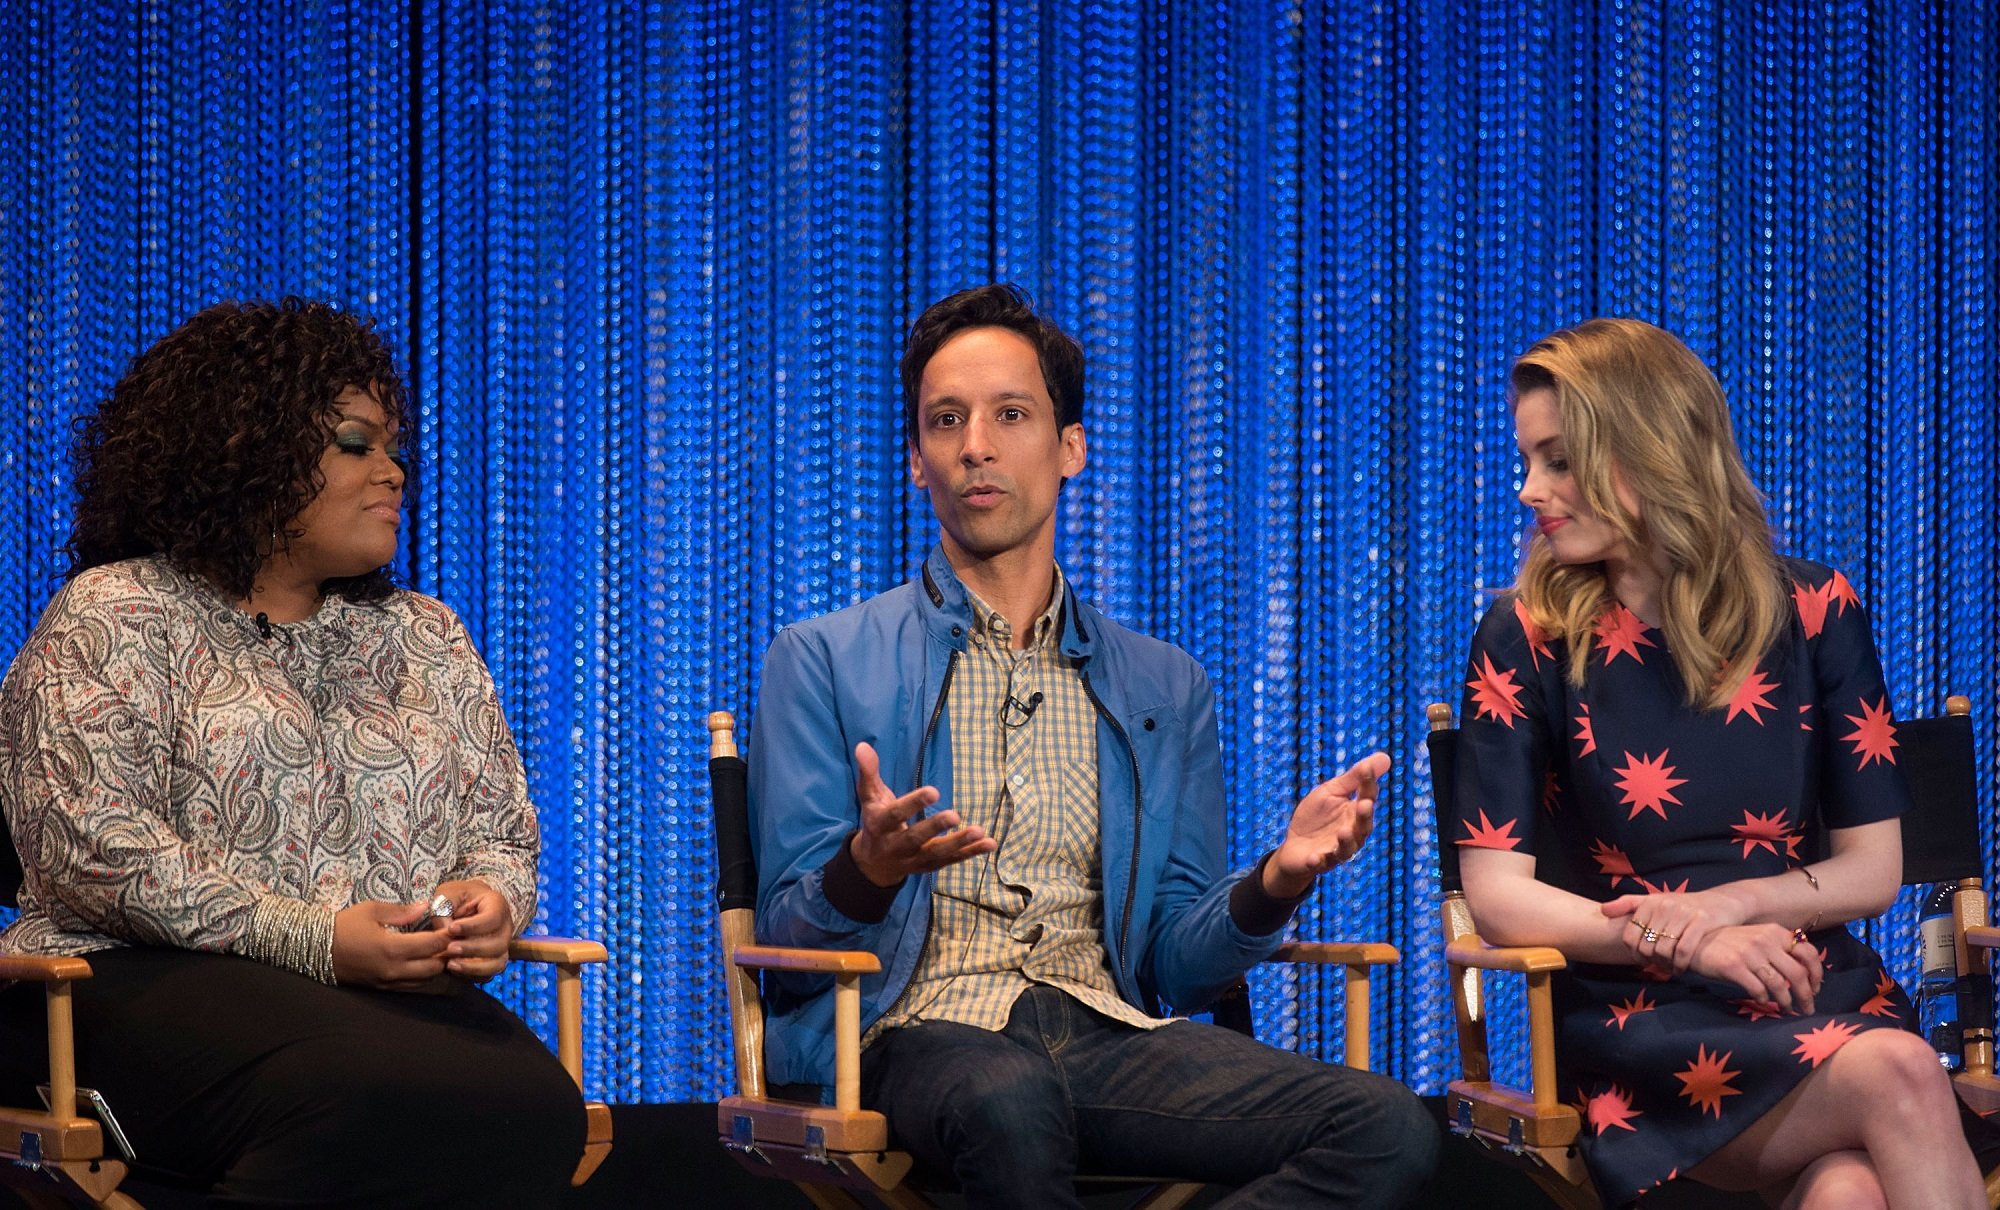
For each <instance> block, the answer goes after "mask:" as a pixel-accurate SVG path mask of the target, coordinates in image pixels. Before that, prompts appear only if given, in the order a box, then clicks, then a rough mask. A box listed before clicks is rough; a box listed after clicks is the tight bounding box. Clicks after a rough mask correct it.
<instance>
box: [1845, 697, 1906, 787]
mask: <svg viewBox="0 0 2000 1210" xmlns="http://www.w3.org/2000/svg"><path fill="white" fill-rule="evenodd" d="M1845 717H1846V719H1847V721H1848V722H1850V723H1853V724H1854V730H1853V732H1851V733H1850V734H1848V735H1845V736H1843V737H1842V738H1843V739H1844V740H1845V741H1846V742H1847V743H1850V744H1853V745H1854V754H1855V755H1856V756H1859V757H1860V758H1861V765H1860V767H1861V768H1863V769H1866V768H1867V767H1868V762H1869V761H1871V760H1879V761H1881V762H1882V763H1883V764H1885V765H1893V764H1895V763H1896V754H1895V752H1894V751H1893V749H1895V748H1899V747H1901V746H1902V744H1901V742H1900V741H1898V740H1897V739H1896V723H1895V720H1893V719H1891V718H1890V717H1889V697H1888V695H1887V694H1884V695H1883V696H1882V700H1881V701H1880V702H1878V703H1876V704H1875V705H1873V706H1871V705H1869V704H1868V703H1867V702H1862V703H1861V713H1860V714H1849V715H1846V716H1845Z"/></svg>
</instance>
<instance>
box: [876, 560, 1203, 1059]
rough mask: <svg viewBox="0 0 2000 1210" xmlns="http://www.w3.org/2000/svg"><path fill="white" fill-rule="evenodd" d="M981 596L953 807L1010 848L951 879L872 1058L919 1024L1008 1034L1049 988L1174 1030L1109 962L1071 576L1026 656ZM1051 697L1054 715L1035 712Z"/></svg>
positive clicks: (941, 888)
mask: <svg viewBox="0 0 2000 1210" xmlns="http://www.w3.org/2000/svg"><path fill="white" fill-rule="evenodd" d="M967 595H968V596H970V597H971V601H972V615H973V625H972V634H971V637H970V639H969V641H968V643H967V647H966V650H965V653H964V654H963V655H961V656H960V657H959V661H958V667H957V668H956V669H955V670H954V671H953V673H952V681H951V696H950V700H949V701H948V702H947V703H946V708H947V709H948V710H949V711H950V722H951V783H952V784H951V790H950V794H949V797H948V799H947V800H946V801H945V802H944V803H943V804H942V805H944V806H948V807H951V808H952V809H954V810H956V811H957V812H958V814H959V818H960V819H962V820H964V821H965V822H966V823H967V824H977V825H979V826H980V827H982V828H984V829H986V831H987V832H988V833H989V834H990V835H992V836H993V837H995V838H996V839H997V840H998V841H999V842H1000V847H999V849H998V850H997V851H995V852H994V853H991V854H989V855H987V856H984V857H977V858H973V859H972V860H970V861H962V862H960V863H958V864H957V865H954V866H948V867H946V868H945V869H942V870H939V871H938V873H937V876H936V882H935V885H934V887H933V889H932V891H931V924H930V934H929V936H928V937H927V939H926V940H925V943H924V952H923V957H922V959H921V960H920V961H919V962H918V963H917V969H916V973H915V974H914V975H913V976H912V977H911V979H910V985H909V986H908V987H906V988H904V989H903V994H902V995H901V996H900V997H898V998H897V1000H896V1003H895V1004H893V1005H892V1006H890V1009H889V1011H888V1012H887V1013H886V1014H884V1015H883V1017H882V1018H881V1019H880V1020H878V1021H877V1022H876V1023H875V1024H874V1026H872V1027H871V1028H870V1029H869V1031H868V1034H867V1036H866V1037H865V1038H863V1039H862V1042H863V1045H866V1044H867V1043H869V1042H872V1041H874V1040H875V1039H876V1038H877V1037H878V1036H880V1035H881V1033H882V1032H883V1031H884V1030H889V1029H895V1028H897V1027H898V1026H903V1025H911V1024H915V1023H916V1022H919V1021H957V1022H960V1023H962V1024H966V1025H974V1026H978V1027H979V1028H981V1029H990V1030H999V1029H1000V1028H1001V1027H1002V1026H1004V1025H1006V1024H1007V1014H1008V1013H1009V1012H1010V1011H1011V1010H1012V1009H1013V1007H1014V1001H1015V1000H1016V999H1017V998H1018V997H1019V996H1020V994H1021V993H1022V992H1023V991H1025V990H1027V988H1028V987H1029V985H1031V984H1035V983H1040V984H1044V985H1046V986H1049V987H1055V988H1059V989H1061V990H1062V991H1064V992H1067V993H1069V994H1070V995H1071V996H1074V997H1075V998H1076V999H1077V1000H1079V1001H1081V1002H1082V1003H1084V1004H1086V1005H1088V1006H1089V1007H1091V1008H1094V1009H1096V1010H1097V1011H1098V1012H1100V1013H1103V1014H1104V1015H1105V1016H1107V1017H1110V1018H1112V1019H1113V1020H1116V1021H1123V1022H1125V1023H1127V1024H1130V1025H1135V1026H1138V1027H1140V1028H1150V1027H1152V1026H1156V1025H1164V1024H1166V1022H1165V1021H1163V1020H1161V1019H1158V1018H1154V1017H1149V1016H1147V1015H1146V1014H1145V1013H1143V1012H1141V1011H1140V1010H1138V1009H1136V1008H1134V1007H1132V1006H1131V1005H1130V1004H1127V1003H1126V1002H1125V1001H1124V999H1123V998H1121V997H1120V996H1119V995H1118V991H1117V988H1116V986H1115V985H1114V984H1113V983H1112V980H1111V964H1110V959H1109V958H1108V957H1107V955H1106V954H1105V952H1104V888H1103V875H1102V873H1101V871H1100V863H1099V852H1100V849H1101V843H1100V837H1099V831H1098V818H1097V809H1098V807H1097V711H1096V710H1095V709H1094V708H1093V707H1092V706H1091V703H1090V697H1089V695H1088V694H1087V693H1086V692H1085V691H1084V687H1083V681H1082V679H1081V678H1080V677H1079V676H1078V675H1077V672H1076V669H1074V668H1072V667H1070V666H1069V664H1068V662H1067V661H1066V660H1064V659H1063V657H1062V649H1061V645H1060V643H1059V642H1058V641H1057V636H1058V634H1059V633H1060V627H1059V625H1058V623H1059V622H1060V613H1061V609H1062V600H1063V578H1062V572H1061V570H1060V569H1058V570H1057V572H1056V576H1055V589H1054V592H1053V593H1052V594H1051V597H1050V601H1049V607H1048V609H1047V610H1045V611H1044V612H1043V613H1042V616H1041V617H1040V618H1038V619H1036V621H1035V624H1034V635H1033V638H1032V640H1031V641H1030V642H1029V643H1028V645H1027V646H1025V647H1023V648H1021V649H1020V650H1015V649H1014V646H1013V630H1012V628H1011V627H1010V626H1009V625H1008V622H1007V619H1005V618H1003V617H1001V616H1000V615H999V614H997V613H995V612H993V610H992V608H991V607H990V606H988V605H987V604H986V602H984V601H982V600H980V599H979V597H978V596H977V595H976V594H972V593H970V592H968V594H967ZM1037 693H1039V694H1041V702H1040V704H1039V705H1036V706H1034V707H1033V708H1032V709H1031V710H1028V711H1023V710H1022V709H1021V705H1022V704H1026V703H1029V702H1032V701H1033V699H1034V696H1035V695H1036V694H1037ZM1010 699H1011V702H1012V703H1014V704H1010Z"/></svg>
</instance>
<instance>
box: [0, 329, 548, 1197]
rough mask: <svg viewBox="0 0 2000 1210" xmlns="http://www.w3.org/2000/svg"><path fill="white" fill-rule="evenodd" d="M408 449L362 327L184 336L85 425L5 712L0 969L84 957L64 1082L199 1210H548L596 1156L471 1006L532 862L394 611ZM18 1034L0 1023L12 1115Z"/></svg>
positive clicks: (37, 1049) (421, 635)
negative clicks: (188, 1191)
mask: <svg viewBox="0 0 2000 1210" xmlns="http://www.w3.org/2000/svg"><path fill="white" fill-rule="evenodd" d="M406 419H407V410H406V406H405V399H404V389H403V384H402V381H401V379H400V378H399V376H398V375H397V373H396V370H395V367H394V366H393V365H392V364H391V362H390V359H389V355H388V351H387V350H386V349H385V348H384V347H383V345H382V342H381V340H380V338H379V337H378V336H377V335H376V334H375V332H374V331H373V330H372V329H371V328H370V327H369V326H368V325H366V324H364V323H362V322H360V321H358V320H357V319H355V318H353V317H352V316H349V315H347V314H344V313H342V312H340V311H338V310H336V309H334V308H332V307H330V306H327V305H324V304H320V303H308V302H300V301H298V300H296V299H287V300H286V301H285V302H283V303H282V304H270V303H242V304H234V303H225V304H221V305H218V306H214V307H210V308H208V309H207V310H205V311H202V312H201V313H200V314H198V315H196V316H195V317H194V318H192V319H190V320H189V321H188V322H187V323H185V324H184V325H182V326H181V327H180V328H179V329H177V330H175V331H174V332H173V333H171V334H170V335H168V336H167V337H166V338H165V339H163V340H161V341H160V342H159V343H158V344H156V345H154V346H153V347H152V348H151V349H149V350H148V351H146V352H145V353H143V354H141V355H140V356H139V357H137V358H136V359H135V360H134V361H133V363H132V365H131V368H130V369H129V370H128V372H127V373H126V374H125V376H124V377H123V378H122V379H121V380H120V381H119V382H118V384H117V386H116V387H115V388H114V389H113V390H112V393H111V396H110V398H109V399H108V400H106V401H105V402H104V403H103V405H102V406H101V407H100V408H99V410H98V411H97V413H96V414H95V415H94V416H92V417H90V418H89V419H88V421H87V422H86V423H85V424H84V426H83V428H82V432H81V436H80V439H79V442H78V445H77V448H76V451H75V454H74V460H75V463H76V475H77V490H78V496H79V499H78V502H77V508H76V514H75V524H74V528H73V529H72V531H71V536H70V542H69V546H68V551H69V554H70V556H71V564H70V568H69V573H68V580H67V583H66V584H65V585H64V586H63V588H62V589H61V591H59V592H58V593H57V594H56V596H55V598H54V600H52V601H51V602H50V603H49V606H48V608H47V610H46V611H45V612H44V613H43V615H42V619H41V622H40V624H39V625H38V626H37V627H36V629H35V631H34V633H33V634H32V635H31V636H30V637H29V639H28V642H27V644H26V646H24V647H23V649H22V650H21V652H20V654H19V656H18V657H17V658H16V660H15V661H14V665H13V667H12V669H11V670H10V671H9V673H8V674H7V678H6V681H5V683H4V685H0V805H4V808H5V813H6V820H7V823H8V825H9V827H10V829H11V831H12V834H13V838H14V840H15V842H16V845H17V847H18V849H19V851H20V856H21V861H22V866H23V870H24V877H23V881H22V887H21V896H20V906H21V915H20V918H19V919H18V920H17V921H16V922H15V923H14V924H13V925H12V926H11V927H9V928H8V929H7V931H6V932H5V933H4V934H0V952H4V953H17V954H49V955H64V954H88V955H90V960H91V967H92V977H91V978H90V979H87V980H85V981H83V982H81V983H79V984H78V985H77V986H76V988H75V991H74V996H75V1001H76V1003H75V1017H76V1040H77V1069H78V1079H79V1081H80V1082H81V1083H83V1084H85V1085H90V1086H93V1087H95V1088H96V1089H97V1090H98V1091H99V1092H100V1093H101V1094H103V1096H104V1097H105V1099H106V1101H107V1102H108V1104H109V1106H110V1108H111V1110H112V1112H113V1113H114V1114H115V1115H116V1116H117V1118H118V1120H119V1123H120V1124H121V1126H122V1127H123V1129H124V1132H125V1134H126V1136H127V1137H128V1138H129V1139H130V1141H131V1143H132V1146H133V1149H134V1151H135V1152H136V1155H137V1157H138V1160H139V1162H140V1163H141V1164H142V1165H145V1166H146V1167H147V1168H151V1169H157V1170H162V1171H165V1172H168V1173H172V1174H176V1175H178V1176H180V1177H183V1178H187V1179H190V1180H192V1181H193V1182H195V1183H198V1184H202V1185H205V1186H208V1187H210V1193H211V1197H212V1198H213V1199H214V1201H215V1202H216V1203H218V1204H232V1205H253V1204H274V1203H279V1202H282V1203H284V1204H287V1205H367V1206H385V1205H392V1204H401V1205H424V1206H434V1205H441V1204H460V1203H468V1204H469V1203H473V1202H477V1203H479V1204H482V1205H546V1204H549V1203H550V1202H551V1201H552V1200H554V1199H556V1198H558V1197H560V1195H561V1191H562V1190H563V1189H564V1188H565V1187H566V1185H567V1177H568V1174H569V1172H570V1170H571V1169H572V1168H573V1167H574V1166H575V1164H576V1161H577V1157H578V1156H579V1155H580V1153H581V1151H582V1147H583V1134H584V1116H583V1106H582V1098H581V1096H580V1094H579V1093H578V1091H577V1088H576V1085H575V1084H574V1083H572V1082H571V1080H570V1079H569V1077H568V1076H567V1075H566V1074H565V1073H564V1071H563V1069H562V1068H561V1066H560V1065H559V1064H558V1063H557V1062H556V1060H555V1058H554V1057H553V1056H551V1055H550V1054H549V1052H548V1051H547V1050H546V1049H545V1048H544V1047H543V1046H542V1045H541V1044H540V1042H539V1041H537V1039H536V1038H535V1037H534V1035H533V1034H532V1033H530V1032H529V1031H528V1029H527V1028H526V1026H524V1025H523V1024H522V1023H521V1022H520V1021H519V1020H518V1019H516V1018H515V1017H514V1016H513V1015H512V1014H511V1013H509V1012H508V1011H507V1010H506V1009H505V1008H503V1007H502V1006H501V1005H500V1004H499V1003H498V1002H497V1001H495V1000H494V999H492V998H491V997H490V996H488V995H487V994H486V993H485V992H484V991H483V990H481V989H480V988H479V987H478V986H477V981H480V980H483V979H486V978H489V977H491V976H493V975H495V974H497V973H499V971H500V970H501V969H502V968H503V967H504V966H505V964H506V962H507V944H508V941H509V940H510V939H511V938H512V937H513V936H514V934H515V933H516V932H517V931H518V930H519V929H520V927H521V926H523V925H525V924H526V923H527V921H528V920H529V918H530V917H531V916H532V914H533V912H534V908H535V893H536V892H535V861H536V857H537V854H538V851H539V844H540V841H539V833H538V831H537V828H536V822H535V813H534V808H533V806H532V804H530V802H529V801H528V797H527V791H526V785H525V779H524V777H523V774H522V768H521V761H520V757H519V754H518V753H517V751H516V749H515V746H514V741H513V738H512V736H511V735H510V734H509V732H508V729H507V724H506V722H505V720H504V719H503V718H502V716H501V711H500V703H499V700H498V698H497V696H496V694H495V692H494V688H493V682H492V679H491V677H490V676H489V675H488V673H487V671H486V667H485V665H484V664H483V663H482V662H481V660H480V658H479V656H478V655H477V654H476V653H475V652H474V651H473V649H472V645H471V642H470V641H469V639H468V637H467V635H466V633H465V630H464V628H463V627H462V626H461V625H460V624H459V621H458V619H457V618H456V617H455V616H454V615H453V614H452V613H451V611H450V610H448V609H447V608H445V606H443V605H442V604H440V603H438V602H437V601H435V600H433V599H431V598H429V597H425V596H421V595H418V594H416V593H413V592H407V591H404V590H401V589H398V588H396V587H395V586H394V585H393V584H392V583H391V582H390V579H389V575H388V572H387V568H386V565H387V564H389V563H390V562H391V560H393V559H394V557H395V553H396V538H397V532H398V530H399V527H400V525H401V522H402V504H403V488H404V466H403V459H402V454H401V452H400V451H401V443H402V440H403V429H404V425H405V421H406ZM41 1016H42V1006H41V997H40V995H39V993H32V994H31V993H30V991H29V989H27V988H25V987H16V988H13V989H0V1082H4V1083H0V1088H5V1087H7V1086H12V1087H14V1088H15V1089H16V1090H17V1091H20V1090H27V1089H29V1088H30V1086H31V1085H32V1083H33V1081H34V1080H35V1079H37V1078H39V1077H38V1076H37V1075H36V1074H35V1073H36V1072H37V1071H38V1070H39V1071H46V1067H45V1066H42V1067H40V1068H37V1067H36V1066H35V1064H36V1063H44V1064H45V1057H44V1056H43V1054H42V1045H43V1043H42V1038H43V1029H42V1022H41ZM30 1095H32V1092H30Z"/></svg>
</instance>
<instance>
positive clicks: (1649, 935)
mask: <svg viewBox="0 0 2000 1210" xmlns="http://www.w3.org/2000/svg"><path fill="white" fill-rule="evenodd" d="M1659 939H1660V934H1659V933H1657V932H1655V931H1654V930H1652V929H1647V930H1646V931H1645V932H1643V933H1640V934H1639V940H1641V941H1643V942H1645V943H1646V944H1648V945H1651V944H1652V943H1653V942H1655V941H1658V940H1659Z"/></svg>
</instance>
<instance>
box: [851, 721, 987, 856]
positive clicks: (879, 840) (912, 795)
mask: <svg viewBox="0 0 2000 1210" xmlns="http://www.w3.org/2000/svg"><path fill="white" fill-rule="evenodd" d="M854 767H855V768H856V769H858V770H860V774H859V776H857V777H856V778H855V781H854V801H855V802H857V803H859V804H860V806H861V830H860V831H859V832H856V833H855V834H854V840H853V843H852V845H851V851H852V852H853V854H854V864H855V865H856V866H858V867H859V868H860V870H861V873H862V875H863V876H864V877H866V878H867V879H868V881H870V882H872V883H874V884H875V885H876V886H882V887H890V886H895V885H896V884H897V883H899V882H901V881H903V879H905V878H907V877H909V876H910V875H911V874H923V873H927V872H929V871H931V870H936V869H942V868H943V867H945V866H948V865H951V864H953V863H954V862H959V861H964V860H965V859H966V858H968V857H977V856H979V855H980V854H981V853H991V852H992V851H993V850H994V848H995V847H996V845H995V841H994V840H993V838H992V837H990V836H988V835H987V834H986V832H985V830H984V829H981V828H975V827H960V826H959V818H958V812H956V811H951V810H945V811H939V812H938V813H937V814H935V815H933V816H931V817H930V818H929V819H918V820H917V822H915V823H911V822H910V821H911V820H913V819H917V816H919V815H921V814H923V812H924V808H925V807H928V806H930V805H931V804H932V803H934V802H936V801H937V800H938V792H937V789H936V788H935V787H933V786H918V787H917V788H916V789H914V790H912V791H910V792H909V793H908V794H904V795H902V796H900V797H898V796H897V795H896V794H895V793H894V792H893V791H891V790H890V789H889V787H888V786H886V785H884V784H883V783H882V762H881V760H880V758H878V757H877V756H876V755H875V749H874V747H873V746H871V745H869V744H856V745H854Z"/></svg>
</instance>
